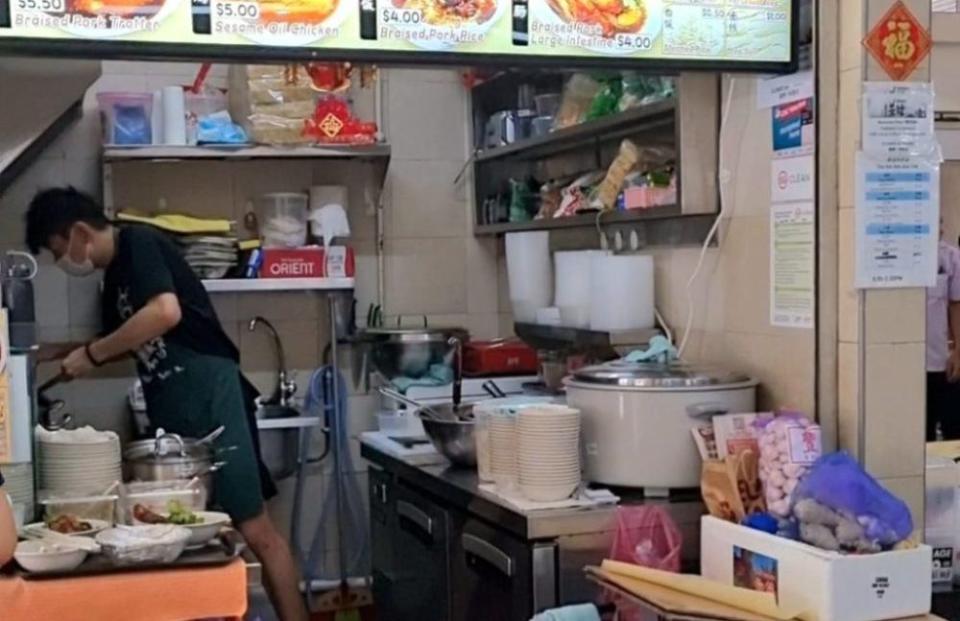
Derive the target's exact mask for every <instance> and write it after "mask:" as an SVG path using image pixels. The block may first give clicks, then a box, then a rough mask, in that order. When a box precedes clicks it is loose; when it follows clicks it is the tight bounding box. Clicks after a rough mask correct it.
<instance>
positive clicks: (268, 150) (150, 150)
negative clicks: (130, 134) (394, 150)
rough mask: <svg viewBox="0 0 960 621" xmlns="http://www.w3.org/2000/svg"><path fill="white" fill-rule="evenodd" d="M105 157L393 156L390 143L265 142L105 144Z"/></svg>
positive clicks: (154, 158) (141, 158)
mask: <svg viewBox="0 0 960 621" xmlns="http://www.w3.org/2000/svg"><path fill="white" fill-rule="evenodd" d="M103 158H104V159H105V160H107V161H114V162H117V161H129V160H193V159H224V160H233V159H238V160H245V159H290V158H299V159H323V158H332V159H350V158H368V159H374V158H387V159H389V158H390V145H388V144H373V145H325V146H299V147H271V146H262V145H237V146H231V145H205V146H196V147H191V146H176V145H147V146H142V147H136V146H130V147H126V146H118V145H105V146H104V150H103Z"/></svg>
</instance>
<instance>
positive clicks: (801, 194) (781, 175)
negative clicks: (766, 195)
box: [770, 155, 815, 203]
mask: <svg viewBox="0 0 960 621" xmlns="http://www.w3.org/2000/svg"><path fill="white" fill-rule="evenodd" d="M813 169H814V158H813V156H812V155H803V156H800V157H788V158H782V159H775V160H774V161H773V166H772V167H771V169H770V200H771V201H772V202H774V203H788V202H791V201H812V200H813V193H814V187H815V186H814V178H813Z"/></svg>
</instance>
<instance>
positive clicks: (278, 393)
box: [247, 317, 297, 407]
mask: <svg viewBox="0 0 960 621" xmlns="http://www.w3.org/2000/svg"><path fill="white" fill-rule="evenodd" d="M259 324H263V325H264V326H265V327H266V328H267V330H269V331H270V336H271V337H272V338H273V344H274V346H275V347H276V350H277V367H278V368H277V387H276V388H275V389H274V391H273V394H272V395H271V396H270V398H269V399H266V400H264V401H262V402H261V405H280V406H282V407H288V406H291V405H292V403H291V402H292V400H293V395H294V394H295V393H296V392H297V384H296V382H294V381H293V380H292V379H290V377H289V375H288V373H287V359H286V356H285V355H284V353H283V342H282V341H281V340H280V334H279V333H278V332H277V329H276V328H274V327H273V324H271V323H270V322H269V321H267V320H266V319H264V318H263V317H254V318H253V319H251V320H250V324H249V325H248V326H247V329H248V330H249V331H250V332H253V331H254V330H256V329H257V326H258V325H259Z"/></svg>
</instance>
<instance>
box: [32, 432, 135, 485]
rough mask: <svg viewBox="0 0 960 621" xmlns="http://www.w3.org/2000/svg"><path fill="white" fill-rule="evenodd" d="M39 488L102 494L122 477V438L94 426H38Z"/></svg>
mask: <svg viewBox="0 0 960 621" xmlns="http://www.w3.org/2000/svg"><path fill="white" fill-rule="evenodd" d="M37 440H38V442H37V444H38V446H39V449H40V450H39V458H40V464H39V468H40V489H42V490H44V491H45V492H48V493H51V494H77V493H81V494H83V493H102V492H103V490H105V489H107V488H109V487H110V486H111V485H112V484H113V483H115V482H117V481H121V480H122V479H123V473H122V471H121V461H122V457H121V452H120V438H119V437H118V436H117V434H115V433H114V432H112V431H97V430H96V429H93V428H92V427H82V428H80V429H74V430H66V429H61V430H58V431H47V430H45V429H43V428H38V429H37Z"/></svg>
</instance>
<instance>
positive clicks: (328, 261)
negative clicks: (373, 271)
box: [260, 246, 356, 278]
mask: <svg viewBox="0 0 960 621" xmlns="http://www.w3.org/2000/svg"><path fill="white" fill-rule="evenodd" d="M355 273H356V259H355V258H354V254H353V248H350V247H348V246H330V248H328V249H326V250H324V249H323V248H320V247H319V246H311V247H306V248H293V249H287V248H266V249H264V251H263V265H261V266H260V278H353V276H354V274H355Z"/></svg>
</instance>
